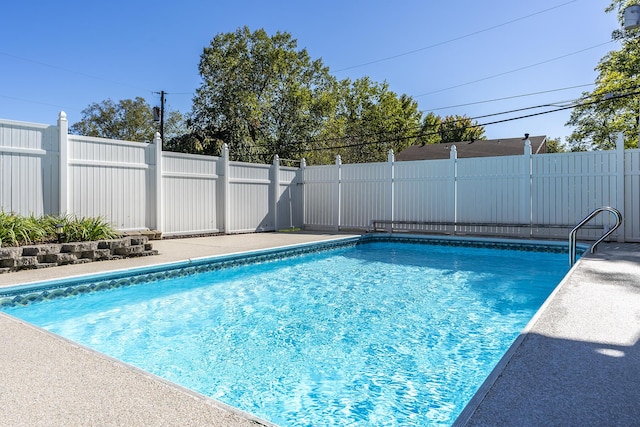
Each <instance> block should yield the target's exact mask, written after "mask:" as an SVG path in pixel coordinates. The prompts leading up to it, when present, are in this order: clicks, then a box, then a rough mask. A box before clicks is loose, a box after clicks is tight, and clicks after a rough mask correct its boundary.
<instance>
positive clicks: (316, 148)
mask: <svg viewBox="0 0 640 427" xmlns="http://www.w3.org/2000/svg"><path fill="white" fill-rule="evenodd" d="M639 94H640V92H631V93H625V94H622V95H613V96H609V97H607V98H605V99H597V100H593V101H587V102H582V103H575V104H573V105H567V106H563V107H559V108H556V109H553V110H548V111H541V112H539V113H531V114H526V115H523V116H518V117H511V118H508V119H502V120H495V121H492V122H486V123H479V124H475V125H470V126H465V128H464V129H471V128H477V127H485V126H490V125H495V124H500V123H506V122H511V121H515V120H522V119H527V118H530V117H536V116H541V115H545V114H551V113H556V112H558V111H564V110H568V109H571V108H576V107H584V106H588V105H593V104H598V103H601V102H608V101H611V100H614V99H622V98H627V97H630V96H635V95H639ZM531 108H533V107H531ZM432 135H439V133H438V132H437V131H434V132H420V133H417V134H413V135H406V136H402V137H397V138H393V139H388V140H383V141H373V142H359V143H354V144H344V145H340V146H332V147H315V148H307V149H305V151H321V150H337V149H342V148H355V147H364V146H367V145H373V144H385V143H389V142H398V141H404V140H407V139H415V138H420V137H424V136H432Z"/></svg>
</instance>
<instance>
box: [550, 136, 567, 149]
mask: <svg viewBox="0 0 640 427" xmlns="http://www.w3.org/2000/svg"><path fill="white" fill-rule="evenodd" d="M546 144H547V153H564V152H566V151H567V150H566V148H565V147H564V145H563V144H562V141H561V140H560V138H547V140H546Z"/></svg>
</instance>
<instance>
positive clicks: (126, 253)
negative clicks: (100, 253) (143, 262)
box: [113, 245, 144, 256]
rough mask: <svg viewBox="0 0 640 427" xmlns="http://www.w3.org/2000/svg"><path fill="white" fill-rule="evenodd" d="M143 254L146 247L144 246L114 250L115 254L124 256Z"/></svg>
mask: <svg viewBox="0 0 640 427" xmlns="http://www.w3.org/2000/svg"><path fill="white" fill-rule="evenodd" d="M142 252H144V246H143V245H136V246H128V247H126V248H117V249H114V250H113V253H114V254H116V255H123V256H135V255H141V254H142Z"/></svg>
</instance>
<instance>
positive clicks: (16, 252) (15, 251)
mask: <svg viewBox="0 0 640 427" xmlns="http://www.w3.org/2000/svg"><path fill="white" fill-rule="evenodd" d="M21 255H22V248H0V259H15V258H18V257H19V256H21Z"/></svg>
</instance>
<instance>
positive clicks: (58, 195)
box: [0, 113, 640, 242]
mask: <svg viewBox="0 0 640 427" xmlns="http://www.w3.org/2000/svg"><path fill="white" fill-rule="evenodd" d="M623 147H624V144H623V141H622V138H621V137H620V138H619V140H618V144H617V149H616V150H612V151H598V152H585V153H560V154H536V155H532V154H531V149H530V146H526V145H525V147H524V149H523V154H522V155H519V156H503V157H488V158H471V159H458V158H457V155H456V151H455V147H454V148H453V149H452V152H451V156H450V158H449V159H445V160H424V161H411V162H395V161H394V157H393V153H389V157H388V160H387V162H382V163H368V164H353V165H343V164H342V163H341V161H340V158H339V157H338V158H337V159H336V163H335V164H334V165H328V166H306V165H305V163H304V160H302V161H301V167H300V168H292V167H282V166H280V160H279V159H278V158H277V156H276V158H275V159H274V161H273V164H271V165H262V164H251V163H242V162H231V161H229V153H228V150H227V149H226V147H225V149H223V153H222V155H221V156H220V157H212V156H200V155H191V154H179V153H172V152H165V151H162V150H161V141H160V139H159V137H156V139H155V140H154V142H153V143H151V144H149V143H140V142H128V141H113V140H109V139H103V138H90V137H84V136H76V135H69V134H68V123H67V119H66V116H65V115H64V113H61V114H60V117H59V120H58V126H47V125H40V124H33V123H24V122H14V121H6V120H2V121H0V177H2V186H1V188H0V209H1V210H4V211H5V212H16V213H20V214H23V215H30V214H34V215H43V214H59V213H62V214H71V215H77V216H81V217H86V216H102V217H104V218H105V219H106V220H108V221H109V222H111V223H112V224H113V225H114V226H115V227H117V228H118V229H122V230H135V229H144V228H150V229H157V230H160V231H162V232H163V233H164V234H165V235H178V234H185V235H186V234H207V233H217V232H224V233H240V232H253V231H271V230H279V229H284V228H296V227H304V228H306V229H310V230H314V229H315V230H332V231H336V230H372V229H374V228H376V229H390V228H391V226H393V228H396V229H398V228H402V229H403V230H407V231H421V232H438V233H458V234H465V233H482V234H494V235H513V236H520V237H530V236H535V237H561V238H566V237H567V235H568V231H569V229H570V228H571V227H572V226H574V225H575V224H576V223H578V222H579V221H580V220H581V219H582V218H584V217H585V216H586V215H587V214H589V213H590V212H591V211H592V210H594V209H596V208H599V207H602V206H612V207H614V208H617V209H618V210H620V211H621V212H622V214H623V216H624V223H623V227H622V228H621V229H619V230H618V231H617V232H616V233H617V238H618V240H626V241H635V242H638V241H640V150H638V149H633V150H624V148H623ZM374 222H376V223H375V224H374ZM590 224H591V225H596V226H599V227H600V228H599V229H585V230H583V231H581V233H580V235H579V237H580V238H585V239H594V238H597V237H599V236H600V235H601V234H602V233H603V230H602V229H603V228H607V227H610V226H611V225H612V224H613V223H612V222H611V217H610V216H609V215H608V214H603V215H600V216H598V217H597V218H596V219H594V220H593V222H592V223H590ZM374 226H375V227H374Z"/></svg>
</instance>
